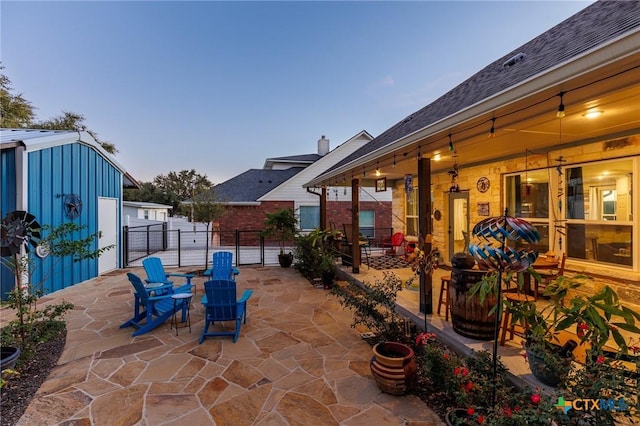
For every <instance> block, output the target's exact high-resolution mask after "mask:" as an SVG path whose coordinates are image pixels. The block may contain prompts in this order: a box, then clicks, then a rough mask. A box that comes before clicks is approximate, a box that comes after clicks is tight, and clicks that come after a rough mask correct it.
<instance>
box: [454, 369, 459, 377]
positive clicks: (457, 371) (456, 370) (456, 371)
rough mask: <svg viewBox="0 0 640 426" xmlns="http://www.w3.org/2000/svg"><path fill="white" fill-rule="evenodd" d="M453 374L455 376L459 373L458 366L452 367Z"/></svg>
mask: <svg viewBox="0 0 640 426" xmlns="http://www.w3.org/2000/svg"><path fill="white" fill-rule="evenodd" d="M453 374H455V375H456V376H457V375H458V374H460V367H456V368H454V369H453Z"/></svg>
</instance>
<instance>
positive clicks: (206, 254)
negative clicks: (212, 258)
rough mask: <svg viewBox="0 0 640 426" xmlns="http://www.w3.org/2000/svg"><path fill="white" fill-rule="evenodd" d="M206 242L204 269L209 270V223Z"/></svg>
mask: <svg viewBox="0 0 640 426" xmlns="http://www.w3.org/2000/svg"><path fill="white" fill-rule="evenodd" d="M205 240H206V243H205V251H204V269H207V262H208V261H209V223H207V235H206V237H205ZM236 259H237V258H236Z"/></svg>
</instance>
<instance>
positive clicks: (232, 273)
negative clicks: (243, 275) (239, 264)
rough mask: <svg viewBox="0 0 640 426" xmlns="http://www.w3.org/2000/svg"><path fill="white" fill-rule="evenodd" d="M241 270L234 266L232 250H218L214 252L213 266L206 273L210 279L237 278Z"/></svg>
mask: <svg viewBox="0 0 640 426" xmlns="http://www.w3.org/2000/svg"><path fill="white" fill-rule="evenodd" d="M239 273H240V271H239V270H238V268H236V267H235V266H233V253H231V252H230V251H217V252H215V253H213V256H212V259H211V268H210V269H207V270H206V271H204V275H205V276H206V277H208V278H209V279H210V280H233V281H235V280H236V275H238V274H239Z"/></svg>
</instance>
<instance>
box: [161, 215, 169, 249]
mask: <svg viewBox="0 0 640 426" xmlns="http://www.w3.org/2000/svg"><path fill="white" fill-rule="evenodd" d="M167 234H168V232H167V222H162V250H166V249H167V246H168V243H167Z"/></svg>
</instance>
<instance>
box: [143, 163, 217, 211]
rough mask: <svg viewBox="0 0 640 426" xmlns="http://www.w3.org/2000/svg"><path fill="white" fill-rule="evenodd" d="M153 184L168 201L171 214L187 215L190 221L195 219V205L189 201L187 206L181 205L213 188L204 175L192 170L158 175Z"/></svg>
mask: <svg viewBox="0 0 640 426" xmlns="http://www.w3.org/2000/svg"><path fill="white" fill-rule="evenodd" d="M153 183H154V184H155V185H156V187H157V188H158V189H159V190H160V191H161V192H162V193H164V194H166V196H167V199H168V200H170V202H169V204H171V206H172V207H173V214H174V215H175V214H177V213H182V214H187V215H189V218H190V220H191V221H193V220H194V217H195V203H193V202H191V201H189V203H187V205H183V204H182V203H184V202H185V201H188V200H193V199H195V198H196V195H199V194H203V193H204V192H206V191H209V190H210V189H211V187H212V186H213V184H212V183H211V181H209V179H207V176H206V175H204V176H203V175H200V174H198V173H196V171H195V170H194V169H191V170H182V171H180V172H178V173H176V172H169V173H168V174H167V175H158V176H156V177H155V179H154V180H153Z"/></svg>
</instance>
